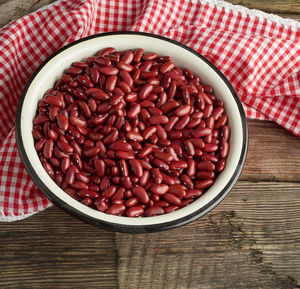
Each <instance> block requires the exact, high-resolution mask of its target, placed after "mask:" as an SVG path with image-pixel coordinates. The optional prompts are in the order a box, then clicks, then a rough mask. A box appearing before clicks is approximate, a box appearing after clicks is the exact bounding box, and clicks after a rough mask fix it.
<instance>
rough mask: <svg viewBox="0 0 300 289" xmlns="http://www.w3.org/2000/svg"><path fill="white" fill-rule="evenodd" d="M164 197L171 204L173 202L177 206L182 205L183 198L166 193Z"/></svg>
mask: <svg viewBox="0 0 300 289" xmlns="http://www.w3.org/2000/svg"><path fill="white" fill-rule="evenodd" d="M162 198H163V199H164V200H165V201H166V202H168V203H170V204H173V205H175V206H180V205H181V200H180V199H179V198H178V197H176V196H175V195H173V194H169V193H166V194H164V195H163V196H162Z"/></svg>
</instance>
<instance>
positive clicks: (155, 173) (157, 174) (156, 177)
mask: <svg viewBox="0 0 300 289" xmlns="http://www.w3.org/2000/svg"><path fill="white" fill-rule="evenodd" d="M151 173H152V175H153V178H154V181H155V183H156V184H161V183H162V180H163V178H162V174H161V171H160V170H159V169H158V168H153V169H151Z"/></svg>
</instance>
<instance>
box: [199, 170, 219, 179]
mask: <svg viewBox="0 0 300 289" xmlns="http://www.w3.org/2000/svg"><path fill="white" fill-rule="evenodd" d="M196 178H197V179H199V180H207V179H214V178H215V173H214V172H213V171H197V172H196Z"/></svg>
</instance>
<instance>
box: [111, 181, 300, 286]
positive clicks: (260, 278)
mask: <svg viewBox="0 0 300 289" xmlns="http://www.w3.org/2000/svg"><path fill="white" fill-rule="evenodd" d="M299 191H300V184H289V183H250V182H239V183H238V184H237V185H236V187H235V189H234V190H233V191H232V192H231V193H230V195H229V196H228V197H227V198H226V199H225V200H224V201H223V202H222V203H221V204H220V205H219V206H218V207H217V208H215V209H214V210H213V211H212V212H211V213H209V214H208V215H206V216H205V217H203V218H202V219H199V220H197V221H195V222H193V223H192V224H189V225H187V226H184V227H181V228H178V229H175V230H171V231H166V232H160V233H153V234H141V235H126V234H121V233H117V234H116V243H117V247H118V252H119V266H118V268H119V269H118V272H119V288H120V289H122V288H143V289H148V288H149V289H150V288H151V289H156V288H157V289H160V288H164V289H168V288H172V289H175V288H185V289H188V288H192V289H196V288H205V289H206V288H207V289H208V288H228V289H229V288H253V289H254V288H255V289H256V288H266V289H267V288H268V289H269V288H300V282H299V279H300V241H299V234H300V199H299Z"/></svg>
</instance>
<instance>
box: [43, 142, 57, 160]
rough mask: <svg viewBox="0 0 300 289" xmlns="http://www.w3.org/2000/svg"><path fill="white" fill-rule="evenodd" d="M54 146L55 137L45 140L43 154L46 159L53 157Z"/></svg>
mask: <svg viewBox="0 0 300 289" xmlns="http://www.w3.org/2000/svg"><path fill="white" fill-rule="evenodd" d="M53 147H54V141H53V139H48V140H47V141H46V142H45V144H44V148H43V155H44V157H45V158H46V159H50V158H51V157H52V153H53Z"/></svg>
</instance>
